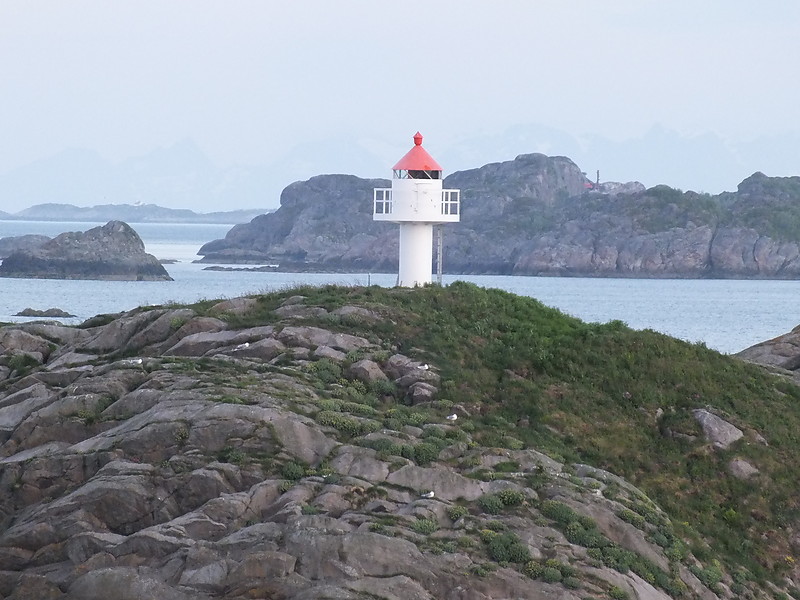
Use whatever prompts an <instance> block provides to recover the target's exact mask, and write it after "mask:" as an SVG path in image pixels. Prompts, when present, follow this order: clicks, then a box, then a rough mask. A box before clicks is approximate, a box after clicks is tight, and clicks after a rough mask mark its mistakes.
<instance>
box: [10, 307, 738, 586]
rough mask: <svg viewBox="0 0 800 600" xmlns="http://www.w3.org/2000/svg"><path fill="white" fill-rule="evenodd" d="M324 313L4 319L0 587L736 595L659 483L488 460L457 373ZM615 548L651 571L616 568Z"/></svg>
mask: <svg viewBox="0 0 800 600" xmlns="http://www.w3.org/2000/svg"><path fill="white" fill-rule="evenodd" d="M283 306H284V307H286V306H294V307H296V308H297V307H306V308H315V307H313V306H310V305H307V304H306V303H305V299H304V298H303V297H300V296H297V297H291V298H288V299H286V301H285V302H284V303H283ZM316 308H320V307H316ZM259 310H261V308H260V306H259V303H257V302H254V301H252V299H236V300H226V301H224V302H220V303H219V304H217V305H215V306H213V307H211V308H209V309H208V312H209V313H211V314H215V315H219V316H224V315H232V316H235V317H236V319H248V318H252V317H253V313H254V312H256V311H259ZM261 314H263V313H261ZM307 314H308V317H303V316H299V315H300V313H298V312H297V311H295V312H293V313H291V314H289V315H286V316H281V313H280V311H274V312H272V313H271V317H268V318H267V321H266V322H264V321H261V322H258V323H257V324H251V325H250V326H246V327H243V328H239V329H234V328H231V327H229V326H228V324H227V322H226V321H224V320H221V319H218V318H216V317H209V316H202V315H198V314H196V313H195V312H194V311H193V310H191V309H187V308H153V309H149V310H146V311H140V310H137V311H131V312H128V313H124V314H120V315H116V316H115V318H114V319H113V320H112V321H111V322H102V323H101V322H93V321H91V320H90V321H88V322H86V323H84V324H83V326H82V327H81V328H78V329H73V328H68V327H62V326H59V325H52V324H43V323H35V324H29V325H17V326H13V327H5V328H2V329H0V364H4V365H6V366H5V367H4V368H5V371H4V372H2V379H3V380H2V382H0V595H2V596H3V597H11V598H15V599H20V600H22V599H32V598H53V599H63V600H78V599H80V600H86V599H94V598H96V599H100V598H108V597H110V595H111V596H113V597H114V598H119V599H131V600H133V599H139V598H145V597H147V598H150V597H152V598H161V599H167V600H169V599H175V600H179V599H188V598H192V599H212V598H214V599H230V600H235V599H241V598H281V599H286V600H292V599H296V600H313V599H319V600H322V599H329V598H341V599H343V600H365V599H366V598H379V599H384V600H433V599H434V598H436V599H443V600H489V599H491V598H518V599H531V600H533V599H539V598H554V599H556V598H557V599H560V600H578V599H582V598H605V597H613V598H621V597H629V598H648V599H651V600H668V598H670V595H669V594H668V593H667V591H666V590H665V589H664V586H665V585H667V583H669V582H671V583H670V585H674V586H676V587H675V588H674V590H678V591H680V590H691V593H693V594H696V596H697V597H703V598H717V595H716V594H715V593H713V592H712V591H711V590H710V589H708V588H707V587H705V586H704V584H703V583H701V582H700V581H699V580H698V579H697V578H695V577H694V575H692V574H691V573H690V572H689V571H688V570H686V569H683V571H682V572H681V571H679V570H678V567H677V564H676V563H674V560H675V558H674V556H673V555H671V554H669V552H668V548H667V546H666V541H665V540H666V538H664V534H662V533H659V532H661V531H666V532H667V533H670V531H671V530H670V529H669V527H668V523H667V521H666V520H656V517H659V514H658V512H657V509H655V508H654V507H653V504H652V502H651V501H649V500H647V499H646V496H644V494H643V493H642V492H641V491H640V490H638V489H636V488H635V487H634V486H632V485H630V484H628V483H627V482H624V481H623V480H621V479H620V478H619V477H616V476H614V475H612V474H611V473H608V472H606V471H603V470H601V469H597V468H590V467H587V466H586V465H565V464H563V463H562V462H559V461H557V460H554V459H552V458H549V457H547V456H545V455H544V454H541V453H539V452H537V451H535V450H532V449H516V450H509V449H498V448H486V447H482V446H481V445H480V444H479V443H477V442H476V441H475V440H474V439H473V437H472V434H471V432H474V431H475V423H470V422H469V419H468V413H467V412H466V411H465V410H463V409H456V412H457V413H458V414H460V415H461V416H460V418H459V419H457V420H449V419H448V418H447V415H449V414H450V413H451V412H452V411H453V410H454V407H453V406H452V405H451V403H445V402H440V401H438V400H437V396H436V392H438V386H440V385H441V383H440V376H439V375H438V368H437V366H436V365H433V364H428V363H426V362H421V361H419V360H414V359H413V358H412V357H410V356H407V355H405V354H402V353H400V352H395V353H392V354H390V353H389V352H387V351H386V349H385V348H386V347H387V346H389V344H388V343H387V340H385V339H380V338H377V337H374V336H373V338H372V339H369V340H368V339H366V338H364V337H361V336H359V335H354V334H348V333H346V332H344V331H341V330H339V329H337V328H335V327H333V325H334V324H336V323H342V322H346V320H347V319H354V318H356V319H367V320H368V321H369V322H371V323H377V324H378V325H381V324H386V322H385V319H386V317H385V316H381V311H380V307H377V306H376V305H375V304H374V303H371V304H370V305H369V307H368V308H366V307H359V306H342V307H340V308H337V309H336V311H335V313H334V312H333V311H331V312H328V311H325V313H324V315H323V318H325V319H327V320H328V322H329V323H330V324H331V326H330V328H325V327H322V326H320V325H319V321H315V323H316V324H315V325H313V326H312V325H311V324H305V323H303V320H304V319H305V318H310V319H319V318H320V317H319V313H315V312H314V311H309V312H308V313H307ZM325 315H327V316H325ZM331 315H333V316H331ZM337 319H340V320H337ZM255 348H262V350H258V351H255V350H254V349H255ZM266 348H269V350H266ZM19 356H24V357H26V358H25V360H19V359H18V358H17V357H19ZM81 357H83V358H81ZM348 363H349V364H348ZM423 383H424V384H425V385H426V386H428V387H429V388H431V389H433V390H434V393H433V394H432V396H431V397H429V398H427V399H426V400H425V402H424V404H420V405H417V406H416V407H413V408H412V407H410V406H409V403H410V400H411V398H410V396H411V395H412V394H413V389H414V386H417V385H419V384H423ZM368 392H371V393H374V394H376V395H375V396H374V397H373V399H372V400H369V399H368V397H367V393H368ZM378 394H383V396H378ZM381 402H383V403H388V404H386V405H383V406H382V405H380V403H381ZM509 465H512V466H513V469H509V468H507V467H508V466H509ZM501 466H505V467H506V468H502V469H501ZM739 470H740V471H741V468H740V469H739ZM487 473H491V476H490V477H489V476H487ZM747 476H752V475H751V474H750V475H747ZM631 508H634V509H636V510H641V511H644V510H645V508H646V510H647V511H648V512H644V513H643V514H647V515H648V520H649V521H652V523H658V524H659V525H658V528H656V525H653V524H652V523H650V522H646V521H645V520H644V518H643V517H641V516H639V515H638V513H634V512H633V511H632V510H631ZM653 515H654V516H653ZM633 517H637V518H636V519H635V518H633ZM656 534H658V535H660V536H661V538H658V537H654V536H655V535H656ZM589 535H591V536H593V537H591V539H592V540H594V541H593V542H592V544H594V545H590V544H589V542H587V541H585V540H586V539H589V538H587V537H586V536H589ZM670 535H672V534H671V533H670ZM580 536H583V537H580ZM654 540H656V541H654ZM601 542H602V545H603V546H602V547H607V548H612V549H614V551H615V552H616V553H617V556H619V557H621V558H620V559H619V560H622V559H623V558H624V560H627V561H632V560H634V558H636V559H637V560H639V561H645V560H646V561H647V562H641V564H643V565H648V566H647V569H648V570H647V571H642V570H641V569H639V568H638V567H637V572H634V571H633V570H630V569H628V568H627V567H625V568H623V567H617V568H616V569H613V568H610V567H607V566H603V563H602V562H601V561H600V560H599V559H598V552H600V549H599V548H600V547H601V544H600V543H601ZM487 549H488V550H487ZM487 553H488V554H487ZM601 554H602V553H601ZM637 557H638V558H637ZM637 564H638V563H637ZM637 573H641V574H642V576H640V575H639V574H637ZM644 577H647V579H645V578H644ZM656 582H658V585H660V586H661V587H658V586H657V585H656ZM665 582H667V583H665ZM715 589H716V590H717V591H718V592H719V593H720V594H721V597H722V596H724V597H726V598H732V597H733V596H732V595H731V594H723V593H722V591H720V588H716V587H715ZM676 593H678V592H676ZM680 593H682V592H680ZM682 597H683V596H682Z"/></svg>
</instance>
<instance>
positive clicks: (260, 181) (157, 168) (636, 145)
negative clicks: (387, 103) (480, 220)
mask: <svg viewBox="0 0 800 600" xmlns="http://www.w3.org/2000/svg"><path fill="white" fill-rule="evenodd" d="M422 133H423V134H426V135H427V134H428V132H425V131H423V132H422ZM412 134H413V132H409V133H408V136H409V137H408V138H407V139H405V138H404V139H400V140H398V139H394V138H393V139H390V140H387V139H382V138H378V137H377V136H364V135H359V134H357V133H353V134H349V133H347V134H343V135H339V136H336V137H331V138H326V139H317V140H308V139H302V140H296V141H294V142H293V143H290V144H286V146H285V148H282V149H281V154H280V156H276V157H273V158H266V157H265V158H264V160H263V162H259V163H258V164H251V165H241V164H240V165H234V166H227V167H219V166H217V165H216V164H215V163H214V162H213V161H212V160H211V159H209V157H208V156H207V154H206V152H204V151H203V150H202V149H201V148H200V147H198V145H197V144H195V142H194V141H192V140H190V139H186V140H183V141H179V142H177V143H175V144H173V145H171V146H168V147H164V148H157V149H155V150H152V151H150V152H148V153H146V154H143V155H141V156H136V157H131V158H128V159H125V160H122V161H119V162H113V161H110V160H108V159H106V158H104V157H103V156H101V155H100V154H99V153H97V152H95V151H93V150H86V149H74V148H72V149H65V150H63V151H61V152H59V153H57V154H54V155H52V156H49V157H47V158H42V159H40V160H36V161H34V162H30V163H28V164H26V165H23V166H19V167H16V168H13V169H10V170H6V171H0V210H5V211H7V212H10V213H15V212H16V211H17V210H19V209H21V208H24V207H26V206H34V205H38V204H49V203H54V202H55V203H61V204H73V205H75V206H91V205H106V204H131V205H137V204H156V205H159V206H164V207H169V208H175V209H178V208H188V209H191V210H193V211H196V212H199V213H207V212H217V211H220V210H224V209H225V208H228V207H230V208H233V207H237V208H238V207H268V208H277V207H278V205H279V200H280V196H281V192H282V190H283V189H284V188H285V187H286V186H288V185H290V184H292V183H293V182H296V181H304V180H307V179H309V178H311V177H313V176H316V175H320V174H337V173H338V174H352V175H356V176H359V177H364V178H374V177H388V176H390V175H391V165H393V164H394V163H395V162H396V161H397V159H398V158H400V156H401V155H402V154H403V153H404V152H405V150H406V145H407V144H410V143H411V137H410V136H411V135H412ZM428 142H430V144H429V145H430V149H431V152H432V153H433V156H435V157H436V160H437V161H438V162H439V163H440V164H441V165H443V167H444V169H445V172H446V173H453V172H456V171H461V170H465V169H473V168H477V167H479V166H481V165H485V164H487V163H490V162H495V161H504V160H511V159H513V158H514V157H515V156H518V155H521V154H529V153H543V154H546V155H550V156H556V155H558V156H569V157H570V158H571V159H572V160H573V161H575V163H576V164H577V165H579V166H580V168H581V170H582V171H586V172H587V175H588V178H589V179H591V180H595V178H596V172H597V171H598V170H599V171H600V178H601V180H602V181H634V180H635V181H641V182H642V183H643V184H644V185H645V186H646V187H651V186H655V185H657V184H661V183H666V184H669V185H670V186H672V187H675V188H679V189H682V190H694V191H696V192H708V193H711V194H715V193H719V192H722V191H723V190H728V191H733V190H735V189H736V185H737V184H738V183H739V182H740V181H742V180H743V179H744V178H746V177H747V176H749V175H751V174H752V173H754V172H756V171H761V172H764V173H765V174H767V175H769V176H781V175H783V176H785V175H790V174H793V173H796V171H797V165H798V153H797V148H798V147H800V138H799V137H798V136H797V135H796V134H793V133H786V134H783V135H781V136H772V137H765V136H761V137H759V138H756V139H754V140H751V141H749V142H736V143H733V142H731V141H729V140H725V139H723V138H721V137H720V136H718V135H716V134H714V133H705V134H702V135H684V134H681V133H678V132H675V131H671V130H668V129H665V128H662V127H658V126H656V127H653V128H652V129H651V130H650V131H648V132H646V133H645V134H643V135H642V136H641V137H639V138H635V139H627V140H622V141H619V140H612V139H608V138H605V137H602V136H598V135H586V136H581V137H576V136H574V135H571V134H569V133H567V132H565V131H562V130H559V129H556V128H553V127H548V126H546V125H540V124H523V125H518V126H515V127H511V128H509V129H507V130H505V131H502V132H495V133H476V132H472V131H466V132H463V133H459V134H456V135H450V136H449V137H448V139H442V138H441V137H439V136H437V135H436V134H435V133H433V132H430V139H427V138H426V144H428ZM115 218H116V217H115Z"/></svg>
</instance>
